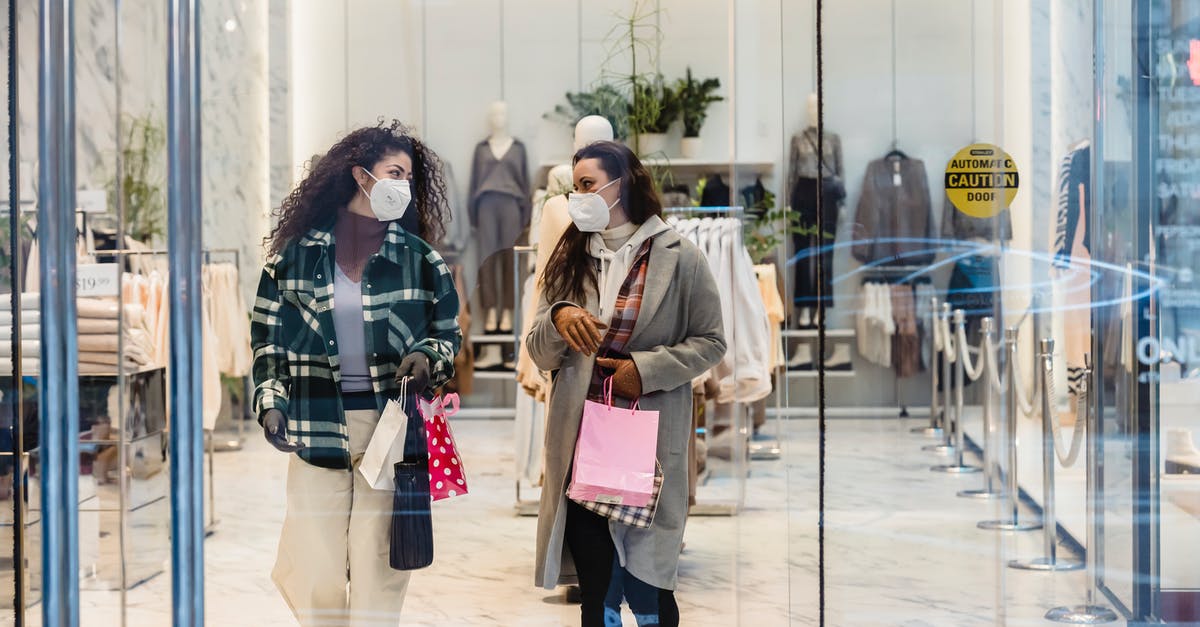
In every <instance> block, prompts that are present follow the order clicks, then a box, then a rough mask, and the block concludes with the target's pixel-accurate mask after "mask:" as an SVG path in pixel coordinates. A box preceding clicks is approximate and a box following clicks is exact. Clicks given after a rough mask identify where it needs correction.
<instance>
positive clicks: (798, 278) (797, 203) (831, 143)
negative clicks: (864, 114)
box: [787, 94, 844, 368]
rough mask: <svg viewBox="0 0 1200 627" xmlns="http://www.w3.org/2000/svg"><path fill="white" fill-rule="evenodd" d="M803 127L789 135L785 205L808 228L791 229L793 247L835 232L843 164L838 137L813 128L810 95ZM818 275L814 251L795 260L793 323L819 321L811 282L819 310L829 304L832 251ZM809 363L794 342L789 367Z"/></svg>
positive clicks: (823, 241) (817, 243) (811, 245)
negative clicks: (820, 304)
mask: <svg viewBox="0 0 1200 627" xmlns="http://www.w3.org/2000/svg"><path fill="white" fill-rule="evenodd" d="M806 105H807V107H806V111H805V124H806V126H805V128H804V130H802V131H800V132H798V133H796V134H795V135H794V136H793V137H792V142H791V151H790V160H789V164H788V179H787V190H788V201H789V206H790V207H791V210H792V211H794V212H796V213H798V214H799V220H798V222H799V224H798V226H800V227H801V228H803V229H807V230H808V233H805V234H793V235H792V244H793V247H794V249H795V252H801V251H804V250H808V249H817V248H821V247H828V246H831V245H832V244H833V240H834V238H835V237H836V235H837V224H838V214H839V212H840V208H841V200H842V199H841V198H840V197H839V196H840V194H839V193H838V191H839V190H844V187H843V186H842V181H843V180H844V167H843V164H842V142H841V138H839V137H838V136H837V135H836V134H835V133H831V132H829V131H825V133H824V136H823V137H818V134H817V127H818V124H819V122H820V119H819V116H820V107H819V102H818V99H817V95H816V94H810V95H809V96H808V99H807V103H806ZM818 143H820V144H821V148H822V152H823V153H824V154H823V155H821V156H820V157H818V154H817V146H818ZM818 186H820V187H821V189H822V193H823V196H824V204H823V206H818V202H817V200H818V199H817V193H818ZM818 211H822V212H823V215H822V218H823V223H824V227H825V229H824V232H823V233H817V232H816V225H817V212H818ZM820 257H821V261H822V270H823V272H822V275H821V276H818V275H817V256H816V255H812V256H808V257H805V258H804V259H801V260H800V261H799V262H797V264H796V267H795V274H794V285H793V307H795V308H796V318H795V319H796V326H798V327H801V328H803V327H810V326H816V325H818V324H820V323H821V320H819V319H818V316H817V315H816V312H817V311H819V310H818V309H817V307H816V305H817V286H818V285H823V286H824V289H823V294H822V298H823V300H824V305H825V309H828V308H830V307H832V306H833V294H832V293H831V292H830V290H831V289H832V278H833V252H832V250H828V251H826V252H822V253H821V254H820ZM812 362H813V358H812V354H811V346H810V345H809V344H807V343H801V344H800V345H798V346H797V347H796V353H795V354H794V355H793V357H792V359H791V360H789V362H788V366H789V367H790V368H804V367H809V364H811V363H812Z"/></svg>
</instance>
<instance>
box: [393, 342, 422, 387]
mask: <svg viewBox="0 0 1200 627" xmlns="http://www.w3.org/2000/svg"><path fill="white" fill-rule="evenodd" d="M406 377H407V378H408V393H409V394H417V395H420V394H424V393H425V391H426V390H428V389H429V357H427V356H426V355H425V353H421V352H416V353H409V355H408V356H407V357H405V358H404V359H402V360H400V367H399V368H397V369H396V383H400V380H401V379H404V378H406Z"/></svg>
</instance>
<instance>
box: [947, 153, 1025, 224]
mask: <svg viewBox="0 0 1200 627" xmlns="http://www.w3.org/2000/svg"><path fill="white" fill-rule="evenodd" d="M1020 187H1021V179H1020V175H1019V174H1018V173H1017V164H1016V163H1014V162H1013V160H1012V157H1011V156H1009V154H1008V153H1006V152H1004V150H1003V149H1001V148H1000V147H999V146H995V145H992V144H971V145H970V146H967V147H966V148H963V149H962V150H960V151H958V154H956V155H954V157H953V158H952V159H950V163H948V164H946V195H947V196H948V197H949V198H950V202H952V203H954V206H955V207H957V208H958V210H959V211H961V212H963V213H965V214H967V215H969V216H971V217H974V218H990V217H992V216H995V215H996V214H998V213H1000V212H1001V211H1004V210H1005V209H1007V208H1008V207H1009V205H1011V204H1012V201H1013V199H1014V198H1016V197H1017V190H1018V189H1020Z"/></svg>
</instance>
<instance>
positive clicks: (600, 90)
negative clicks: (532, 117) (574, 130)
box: [542, 84, 630, 140]
mask: <svg viewBox="0 0 1200 627" xmlns="http://www.w3.org/2000/svg"><path fill="white" fill-rule="evenodd" d="M566 99H567V103H566V104H560V105H558V106H556V107H554V111H551V112H550V113H547V114H545V115H544V116H542V117H544V118H546V119H548V120H556V121H559V122H562V123H564V124H568V125H570V126H574V125H576V124H578V123H579V121H580V120H582V119H583V118H585V117H587V116H589V115H599V116H602V117H604V118H605V119H607V120H608V122H609V124H612V126H613V134H614V135H615V136H616V138H617V139H618V140H624V139H627V138H628V137H629V110H630V105H629V99H628V98H626V97H625V95H624V94H622V93H621V92H620V91H619V90H618V89H617V88H616V87H613V86H612V85H608V84H600V85H597V86H596V88H595V89H592V90H591V91H581V92H578V93H571V92H568V93H567V95H566Z"/></svg>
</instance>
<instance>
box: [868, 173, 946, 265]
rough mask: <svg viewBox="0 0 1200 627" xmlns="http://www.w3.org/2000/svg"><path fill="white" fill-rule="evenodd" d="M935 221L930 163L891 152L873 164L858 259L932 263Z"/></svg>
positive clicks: (903, 263)
mask: <svg viewBox="0 0 1200 627" xmlns="http://www.w3.org/2000/svg"><path fill="white" fill-rule="evenodd" d="M932 225H933V220H932V216H931V208H930V200H929V181H928V179H927V178H926V175H925V164H924V162H922V161H921V160H920V159H911V158H908V157H892V156H888V157H884V158H882V159H876V160H875V161H872V162H871V163H870V165H868V166H867V173H866V174H865V175H864V176H863V185H862V195H861V196H860V197H859V200H858V208H857V209H856V211H855V216H854V231H853V232H854V244H853V246H852V247H851V253H852V254H853V255H854V258H855V259H857V260H859V261H861V262H863V263H878V264H882V265H902V266H916V265H924V264H927V263H930V262H931V261H933V258H934V256H935V255H936V253H937V246H936V245H935V243H934V242H933V241H932V238H933V228H932Z"/></svg>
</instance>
